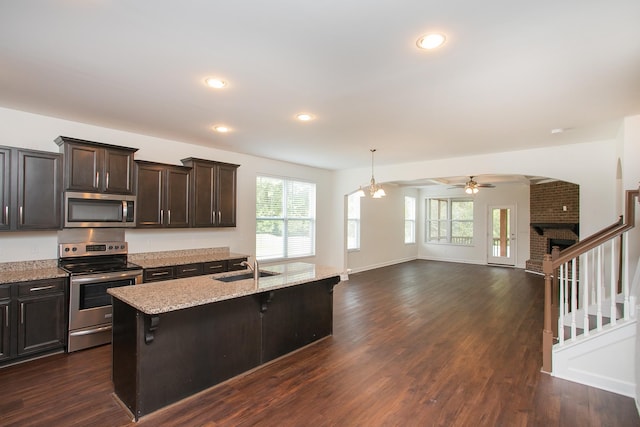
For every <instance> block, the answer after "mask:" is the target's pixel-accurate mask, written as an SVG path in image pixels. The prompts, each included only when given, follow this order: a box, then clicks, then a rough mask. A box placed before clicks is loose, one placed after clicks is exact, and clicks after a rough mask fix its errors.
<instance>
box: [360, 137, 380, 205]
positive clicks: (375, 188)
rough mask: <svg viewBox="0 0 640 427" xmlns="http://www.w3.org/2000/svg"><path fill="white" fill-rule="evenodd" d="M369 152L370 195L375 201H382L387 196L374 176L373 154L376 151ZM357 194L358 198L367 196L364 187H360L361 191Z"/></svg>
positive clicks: (373, 149) (372, 149)
mask: <svg viewBox="0 0 640 427" xmlns="http://www.w3.org/2000/svg"><path fill="white" fill-rule="evenodd" d="M369 151H371V182H370V184H369V195H370V196H371V197H373V198H374V199H380V198H382V197H384V196H386V195H387V194H386V193H385V192H384V189H383V188H382V186H381V185H380V184H376V179H375V178H374V176H373V153H375V152H376V149H375V148H371V149H370V150H369ZM356 194H357V195H358V197H364V196H365V193H364V190H363V189H362V187H360V189H359V190H358V191H357V192H356Z"/></svg>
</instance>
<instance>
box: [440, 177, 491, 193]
mask: <svg viewBox="0 0 640 427" xmlns="http://www.w3.org/2000/svg"><path fill="white" fill-rule="evenodd" d="M450 188H464V192H465V193H467V194H476V193H477V192H478V190H479V189H480V188H496V186H495V185H493V184H478V182H477V181H475V180H474V179H473V176H469V181H467V182H465V183H464V184H456V185H454V186H452V187H450Z"/></svg>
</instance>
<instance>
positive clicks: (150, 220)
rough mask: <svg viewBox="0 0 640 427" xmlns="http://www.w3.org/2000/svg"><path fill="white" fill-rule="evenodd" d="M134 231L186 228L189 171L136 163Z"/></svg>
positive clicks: (177, 167)
mask: <svg viewBox="0 0 640 427" xmlns="http://www.w3.org/2000/svg"><path fill="white" fill-rule="evenodd" d="M135 164H136V167H135V170H136V173H135V176H136V178H135V183H136V194H137V204H138V206H137V208H136V209H137V210H136V216H137V227H138V228H163V227H189V210H190V207H189V186H190V181H191V179H190V177H191V174H190V171H191V168H188V167H184V166H175V165H167V164H163V163H155V162H147V161H144V160H136V161H135Z"/></svg>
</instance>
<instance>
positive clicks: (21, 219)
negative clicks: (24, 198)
mask: <svg viewBox="0 0 640 427" xmlns="http://www.w3.org/2000/svg"><path fill="white" fill-rule="evenodd" d="M18 215H19V217H20V225H23V224H24V212H23V209H22V206H20V209H18Z"/></svg>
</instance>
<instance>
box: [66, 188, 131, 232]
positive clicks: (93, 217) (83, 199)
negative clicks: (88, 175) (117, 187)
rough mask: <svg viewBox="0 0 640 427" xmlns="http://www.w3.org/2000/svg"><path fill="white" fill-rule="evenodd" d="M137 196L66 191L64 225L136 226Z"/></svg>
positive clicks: (73, 226)
mask: <svg viewBox="0 0 640 427" xmlns="http://www.w3.org/2000/svg"><path fill="white" fill-rule="evenodd" d="M135 226H136V196H131V195H122V194H102V193H81V192H72V191H67V192H66V193H64V227H65V228H77V227H92V228H99V227H135Z"/></svg>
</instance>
